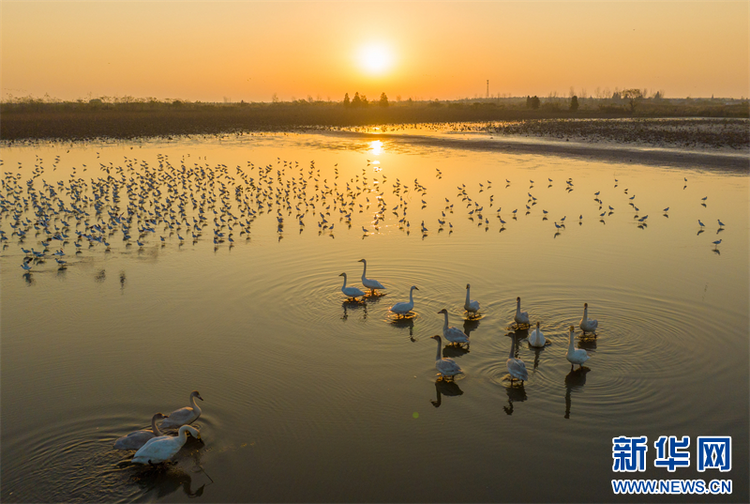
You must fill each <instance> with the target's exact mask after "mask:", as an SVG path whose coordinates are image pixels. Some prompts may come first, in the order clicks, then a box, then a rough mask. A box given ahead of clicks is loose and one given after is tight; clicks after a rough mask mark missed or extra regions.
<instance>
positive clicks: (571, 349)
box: [568, 331, 573, 352]
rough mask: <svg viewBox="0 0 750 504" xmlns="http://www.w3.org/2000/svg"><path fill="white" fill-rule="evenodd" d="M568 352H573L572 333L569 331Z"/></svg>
mask: <svg viewBox="0 0 750 504" xmlns="http://www.w3.org/2000/svg"><path fill="white" fill-rule="evenodd" d="M568 351H569V352H572V351H573V331H570V343H568Z"/></svg>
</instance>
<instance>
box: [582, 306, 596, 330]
mask: <svg viewBox="0 0 750 504" xmlns="http://www.w3.org/2000/svg"><path fill="white" fill-rule="evenodd" d="M598 325H599V322H597V321H596V320H591V319H590V318H589V304H588V303H583V318H581V330H582V331H583V332H584V334H585V333H587V332H590V333H594V334H596V326H598Z"/></svg>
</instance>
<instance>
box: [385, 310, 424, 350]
mask: <svg viewBox="0 0 750 504" xmlns="http://www.w3.org/2000/svg"><path fill="white" fill-rule="evenodd" d="M415 318H417V314H416V313H414V315H413V316H411V317H399V318H389V319H388V323H389V324H391V325H392V326H393V327H397V328H400V329H409V339H410V340H411V342H412V343H414V342H415V341H417V339H416V338H415V337H414V319H415Z"/></svg>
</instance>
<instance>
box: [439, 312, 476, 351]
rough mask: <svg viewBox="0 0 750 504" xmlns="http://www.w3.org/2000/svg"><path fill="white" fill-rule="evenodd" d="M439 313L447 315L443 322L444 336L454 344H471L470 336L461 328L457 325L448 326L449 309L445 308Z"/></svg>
mask: <svg viewBox="0 0 750 504" xmlns="http://www.w3.org/2000/svg"><path fill="white" fill-rule="evenodd" d="M438 313H442V314H444V315H445V323H444V324H443V337H444V338H445V339H447V340H448V341H450V342H451V344H452V345H463V344H464V343H466V344H467V345H468V344H469V336H468V335H467V334H465V333H464V332H463V331H462V330H461V329H459V328H457V327H449V326H448V310H446V309H445V308H443V309H442V310H440V311H439V312H438Z"/></svg>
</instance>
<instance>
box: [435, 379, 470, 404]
mask: <svg viewBox="0 0 750 504" xmlns="http://www.w3.org/2000/svg"><path fill="white" fill-rule="evenodd" d="M435 393H436V394H437V399H436V400H435V401H433V400H432V399H430V402H431V403H432V405H433V406H435V407H436V408H439V407H440V405H441V404H442V401H443V396H448V397H454V396H460V395H463V393H464V391H463V390H461V388H460V387H459V386H458V383H456V382H455V381H446V380H443V379H442V378H438V379H437V380H435Z"/></svg>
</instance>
